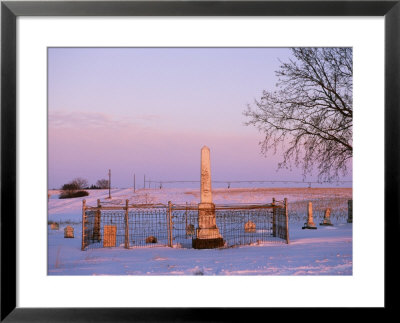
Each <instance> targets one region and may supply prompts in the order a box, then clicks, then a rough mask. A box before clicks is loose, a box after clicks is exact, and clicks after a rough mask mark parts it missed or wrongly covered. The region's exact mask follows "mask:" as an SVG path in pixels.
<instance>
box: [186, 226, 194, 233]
mask: <svg viewBox="0 0 400 323" xmlns="http://www.w3.org/2000/svg"><path fill="white" fill-rule="evenodd" d="M193 234H194V225H193V224H188V225H187V226H186V235H188V236H191V235H193Z"/></svg>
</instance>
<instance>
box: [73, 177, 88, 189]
mask: <svg viewBox="0 0 400 323" xmlns="http://www.w3.org/2000/svg"><path fill="white" fill-rule="evenodd" d="M70 184H73V185H75V186H76V188H77V189H84V188H86V187H88V185H89V183H88V181H87V179H84V178H82V177H77V178H75V179H73V180H72V182H71V183H70Z"/></svg>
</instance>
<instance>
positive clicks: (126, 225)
mask: <svg viewBox="0 0 400 323" xmlns="http://www.w3.org/2000/svg"><path fill="white" fill-rule="evenodd" d="M128 215H129V200H128V199H127V200H126V201H125V248H126V249H129V216H128Z"/></svg>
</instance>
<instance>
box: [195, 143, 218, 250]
mask: <svg viewBox="0 0 400 323" xmlns="http://www.w3.org/2000/svg"><path fill="white" fill-rule="evenodd" d="M200 164H201V167H200V203H199V205H198V208H199V211H198V212H199V213H198V221H199V228H198V229H197V232H196V238H195V239H193V240H192V246H193V248H195V249H212V248H219V247H223V245H224V240H223V239H222V236H221V234H220V233H219V230H218V228H217V224H216V219H215V204H214V203H213V201H212V191H211V163H210V148H208V147H207V146H204V147H203V148H202V149H201V161H200Z"/></svg>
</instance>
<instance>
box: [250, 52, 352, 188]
mask: <svg viewBox="0 0 400 323" xmlns="http://www.w3.org/2000/svg"><path fill="white" fill-rule="evenodd" d="M291 50H292V54H293V56H294V58H293V59H290V60H289V61H288V62H285V63H281V66H280V68H279V70H278V71H276V75H277V77H278V82H277V84H276V86H277V89H276V90H275V91H273V92H269V91H263V95H262V97H261V99H260V100H259V101H257V100H256V101H255V103H254V105H253V106H251V105H248V107H247V110H246V111H245V112H244V113H243V114H244V115H245V116H246V117H248V118H249V120H248V121H247V122H246V123H245V124H246V125H253V126H255V127H257V128H258V129H259V130H260V132H262V133H263V134H264V138H263V140H262V141H261V142H260V145H261V151H262V153H263V154H265V155H266V154H267V152H270V151H271V150H272V151H273V153H277V151H278V148H281V149H282V150H283V160H282V161H281V162H280V163H279V165H278V168H290V167H291V166H292V163H293V162H294V164H295V165H296V166H297V167H299V166H301V167H302V169H303V176H304V177H306V176H307V175H309V174H312V172H313V168H314V167H316V168H317V169H318V178H319V180H327V181H330V180H333V179H338V178H339V177H340V176H341V175H342V176H344V175H346V174H347V172H348V166H349V161H350V160H351V159H352V155H353V140H352V136H353V135H352V134H353V131H352V126H353V52H352V49H351V48H292V49H291Z"/></svg>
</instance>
